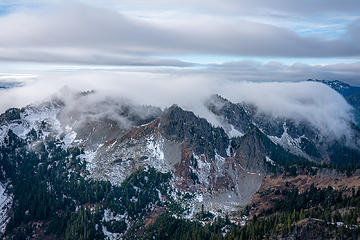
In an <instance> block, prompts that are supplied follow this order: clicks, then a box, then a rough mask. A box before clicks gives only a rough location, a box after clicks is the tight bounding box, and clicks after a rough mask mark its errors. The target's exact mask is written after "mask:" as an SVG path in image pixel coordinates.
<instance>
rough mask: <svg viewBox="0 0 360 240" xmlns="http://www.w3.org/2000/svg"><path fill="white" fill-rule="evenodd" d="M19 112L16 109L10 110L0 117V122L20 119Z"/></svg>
mask: <svg viewBox="0 0 360 240" xmlns="http://www.w3.org/2000/svg"><path fill="white" fill-rule="evenodd" d="M20 113H21V110H20V109H18V108H10V109H8V110H7V111H6V112H5V113H3V114H1V115H0V122H3V121H6V122H11V121H14V120H19V119H21V116H20Z"/></svg>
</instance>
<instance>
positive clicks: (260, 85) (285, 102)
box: [0, 71, 352, 134]
mask: <svg viewBox="0 0 360 240" xmlns="http://www.w3.org/2000/svg"><path fill="white" fill-rule="evenodd" d="M87 90H95V94H92V95H91V96H89V97H88V98H87V99H88V101H89V102H88V103H86V102H77V100H74V99H73V98H68V97H66V96H67V95H69V94H70V93H74V92H75V93H76V92H80V91H87ZM212 94H220V95H221V96H223V97H225V98H228V99H229V100H230V101H232V102H234V103H239V102H247V103H253V104H255V105H256V106H258V108H259V110H260V111H263V112H265V113H269V114H271V115H272V116H274V117H287V118H291V119H294V120H296V121H301V120H307V121H309V122H311V123H312V124H313V125H314V126H315V127H317V128H318V129H320V130H322V131H324V132H328V133H331V134H342V133H344V131H346V128H347V127H348V122H349V121H351V120H352V116H351V113H350V111H351V107H350V106H349V105H348V104H347V103H346V101H345V100H344V98H343V97H342V96H341V95H339V94H338V93H337V92H335V91H334V90H332V89H331V88H329V87H328V86H326V85H324V84H319V83H314V82H246V81H241V82H239V81H231V80H223V79H216V78H211V77H205V76H202V75H196V74H192V75H190V74H188V75H176V74H169V73H145V72H143V73H141V72H126V71H123V72H111V71H107V72H105V71H104V72H92V73H88V72H84V73H79V72H78V73H74V72H72V73H58V74H57V75H49V76H46V75H43V76H41V77H38V79H37V80H33V81H31V82H28V83H27V84H25V85H24V86H23V87H17V88H12V89H8V90H2V91H1V94H0V102H1V105H0V110H1V112H4V111H5V110H6V109H7V108H9V107H23V106H26V105H28V104H29V103H37V102H41V101H43V100H46V99H50V97H51V96H54V95H57V96H59V97H60V98H63V99H64V100H67V104H69V105H70V106H71V105H72V104H73V105H74V106H75V107H74V109H75V111H76V110H77V109H78V110H79V111H82V110H81V108H80V107H79V106H85V107H83V109H85V110H86V109H91V111H92V113H93V114H94V115H99V116H100V115H102V114H108V115H111V112H112V110H111V106H110V107H104V104H98V103H99V102H101V101H108V102H109V103H110V102H111V103H112V104H114V103H115V105H116V104H121V103H122V102H124V99H126V101H125V102H130V103H132V104H140V105H152V106H156V107H160V108H162V109H164V108H166V107H169V106H171V105H172V104H178V105H179V106H181V107H182V108H184V109H186V110H191V111H193V112H194V113H195V114H197V115H199V116H201V117H205V118H206V119H208V120H209V121H210V122H211V123H212V124H214V125H219V123H218V122H217V119H216V118H215V116H214V115H212V114H211V113H210V112H209V111H208V110H207V109H206V107H205V106H204V102H205V101H206V100H207V99H208V98H209V96H210V95H212ZM82 101H83V100H82ZM87 104H88V106H91V107H89V108H87V107H86V106H87ZM115 105H114V106H115ZM94 106H95V107H94ZM96 106H99V107H98V109H96ZM70 108H71V107H70ZM114 114H115V115H116V113H115V111H114ZM140 115H141V114H140Z"/></svg>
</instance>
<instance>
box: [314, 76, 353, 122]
mask: <svg viewBox="0 0 360 240" xmlns="http://www.w3.org/2000/svg"><path fill="white" fill-rule="evenodd" d="M308 81H312V82H320V83H323V84H326V85H328V86H330V87H331V88H332V89H334V90H336V91H337V92H338V93H340V94H341V95H343V96H344V98H345V99H346V101H347V102H348V103H349V104H350V105H351V106H353V107H354V109H355V110H356V112H355V117H356V121H357V124H358V125H359V124H360V87H355V86H351V85H350V84H347V83H344V82H341V81H339V80H313V79H308Z"/></svg>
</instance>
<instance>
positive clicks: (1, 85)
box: [0, 81, 23, 89]
mask: <svg viewBox="0 0 360 240" xmlns="http://www.w3.org/2000/svg"><path fill="white" fill-rule="evenodd" d="M20 86H23V83H22V82H9V81H0V89H6V88H13V87H20Z"/></svg>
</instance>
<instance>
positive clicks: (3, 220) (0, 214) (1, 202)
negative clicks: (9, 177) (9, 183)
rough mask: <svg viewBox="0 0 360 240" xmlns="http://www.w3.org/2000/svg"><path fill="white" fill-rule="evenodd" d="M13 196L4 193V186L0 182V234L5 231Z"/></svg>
mask: <svg viewBox="0 0 360 240" xmlns="http://www.w3.org/2000/svg"><path fill="white" fill-rule="evenodd" d="M12 201H13V197H12V196H11V195H8V194H7V193H6V186H4V185H2V184H0V236H1V235H2V234H3V233H4V232H5V229H6V225H7V224H8V222H9V220H10V216H9V211H10V209H11V205H12Z"/></svg>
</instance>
